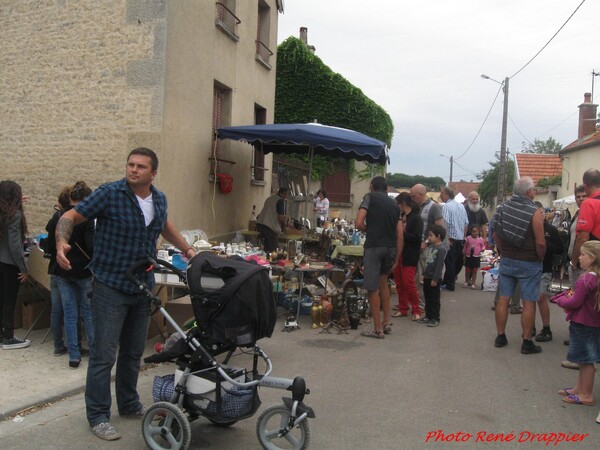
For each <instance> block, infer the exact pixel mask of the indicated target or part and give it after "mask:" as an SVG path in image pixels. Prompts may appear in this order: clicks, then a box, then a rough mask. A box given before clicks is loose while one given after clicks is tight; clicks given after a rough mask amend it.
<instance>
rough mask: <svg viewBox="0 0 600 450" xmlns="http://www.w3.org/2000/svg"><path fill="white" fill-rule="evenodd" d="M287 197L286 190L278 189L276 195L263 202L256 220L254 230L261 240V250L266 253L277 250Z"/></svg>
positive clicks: (283, 225) (282, 228)
mask: <svg viewBox="0 0 600 450" xmlns="http://www.w3.org/2000/svg"><path fill="white" fill-rule="evenodd" d="M287 197H288V190H287V188H279V190H278V191H277V193H276V194H273V195H271V196H270V197H269V198H267V199H266V200H265V204H264V205H263V209H262V211H261V212H260V214H259V215H258V217H257V218H256V230H257V231H258V232H259V233H260V237H261V238H262V239H263V249H264V251H265V252H267V253H271V252H272V251H274V250H277V244H278V237H279V232H280V231H284V230H285V219H286V217H285V215H286V209H287V208H286V207H287V203H286V200H287Z"/></svg>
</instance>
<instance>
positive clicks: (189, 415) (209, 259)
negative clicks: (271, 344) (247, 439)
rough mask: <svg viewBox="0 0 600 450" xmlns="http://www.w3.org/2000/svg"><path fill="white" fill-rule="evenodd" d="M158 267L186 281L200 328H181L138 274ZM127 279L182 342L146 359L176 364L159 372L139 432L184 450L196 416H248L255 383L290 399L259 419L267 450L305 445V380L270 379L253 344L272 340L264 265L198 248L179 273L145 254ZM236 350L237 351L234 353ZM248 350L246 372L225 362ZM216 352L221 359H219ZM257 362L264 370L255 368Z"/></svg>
mask: <svg viewBox="0 0 600 450" xmlns="http://www.w3.org/2000/svg"><path fill="white" fill-rule="evenodd" d="M158 264H160V265H161V266H163V267H166V268H168V269H170V270H172V271H173V272H174V273H176V274H177V275H178V276H179V277H180V279H181V280H182V281H183V282H184V283H185V284H186V285H187V286H188V288H189V291H190V297H191V301H192V307H193V310H194V316H195V318H196V323H197V326H195V327H193V328H192V329H190V330H189V331H188V332H187V333H185V332H184V331H183V330H182V329H181V328H180V327H179V325H178V324H177V323H176V322H175V321H174V320H173V318H172V317H171V316H170V315H169V313H168V312H167V311H166V310H165V309H164V308H163V307H162V306H161V303H160V299H159V298H158V297H156V296H155V295H153V294H152V292H151V291H150V290H149V289H148V288H147V286H145V285H144V284H143V283H140V282H139V281H138V280H137V278H136V276H135V273H136V272H137V271H138V270H141V269H144V270H146V271H150V270H152V268H153V267H154V266H157V265H158ZM127 277H128V278H129V280H131V281H132V282H133V283H135V284H136V285H137V286H138V287H139V290H140V291H141V292H143V293H144V294H145V295H146V296H148V298H149V299H150V300H151V302H152V304H154V305H155V306H156V308H157V309H158V310H160V312H161V313H162V314H163V315H164V317H165V319H166V320H167V321H168V322H169V323H170V324H171V325H172V326H173V328H174V329H175V330H176V332H177V334H178V335H179V336H180V339H179V340H178V341H177V342H176V343H175V344H174V345H173V346H172V347H171V348H169V349H168V350H166V351H163V352H161V353H159V354H157V355H153V356H151V357H149V358H146V359H145V361H146V362H164V361H172V360H174V361H176V365H177V370H176V372H175V375H167V376H165V377H156V378H155V380H154V381H155V383H154V387H153V396H154V398H155V402H156V403H154V404H153V405H152V406H150V407H149V408H148V410H147V412H146V413H145V414H144V417H143V419H142V434H143V436H144V440H145V441H146V444H147V445H148V447H149V448H152V449H155V450H159V449H171V450H173V449H186V448H188V446H189V445H190V441H191V428H190V422H191V421H193V420H195V419H197V418H198V417H200V416H204V417H206V418H207V419H208V420H209V421H210V422H212V423H213V424H215V425H217V426H221V427H228V426H231V425H233V424H234V423H236V422H237V421H238V420H241V419H245V418H248V417H251V416H252V415H254V413H256V411H257V409H258V408H259V406H260V399H259V396H258V387H259V386H262V387H270V388H277V389H284V390H288V391H290V392H291V398H288V397H283V403H282V404H279V405H273V406H271V407H269V408H267V409H265V410H264V411H263V412H262V414H261V415H260V416H259V418H258V421H257V424H256V434H257V437H258V440H259V442H260V444H261V445H262V447H263V448H265V449H279V448H292V449H304V448H307V447H308V445H309V441H310V429H309V425H308V420H307V419H308V418H309V417H310V418H314V417H315V414H314V412H313V410H312V409H311V408H310V407H309V406H307V405H305V404H304V403H303V399H304V396H305V395H306V394H308V393H309V390H308V389H307V388H306V383H305V381H304V379H303V378H302V377H296V378H294V379H293V380H290V379H285V378H276V377H270V376H269V374H270V373H271V370H272V365H271V361H270V360H269V358H268V356H267V355H266V354H265V353H264V352H263V351H262V350H261V349H260V348H259V347H258V346H257V345H256V341H257V340H259V339H261V338H263V337H270V336H271V334H272V332H273V328H274V327H275V320H276V315H275V309H276V306H275V300H274V297H273V288H272V284H271V280H270V279H269V276H268V270H267V269H265V268H264V267H261V266H259V265H257V264H253V263H249V262H246V261H244V260H242V259H241V258H240V259H235V258H221V257H218V256H216V255H213V254H211V253H208V252H204V253H199V254H198V255H196V256H195V257H194V258H193V259H192V260H191V261H190V262H189V265H188V268H187V273H183V272H182V271H180V270H178V269H177V268H176V267H174V266H172V265H171V264H169V263H168V262H166V261H162V260H158V262H156V261H154V260H152V259H149V258H146V259H144V260H140V261H138V262H137V263H135V264H134V265H133V266H132V267H131V268H130V269H129V270H128V271H127ZM236 352H239V354H236ZM248 354H250V355H251V359H252V364H248V365H251V366H252V367H251V369H248V368H246V367H236V366H234V365H230V364H229V363H230V360H231V359H232V358H234V357H237V356H240V355H248ZM217 357H218V359H219V361H218V360H217ZM259 359H262V361H264V363H265V366H266V368H265V372H264V373H263V374H261V373H259V368H258V365H259Z"/></svg>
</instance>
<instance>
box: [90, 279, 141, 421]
mask: <svg viewBox="0 0 600 450" xmlns="http://www.w3.org/2000/svg"><path fill="white" fill-rule="evenodd" d="M148 312H149V300H148V298H147V297H145V296H143V295H141V294H127V293H125V292H122V291H119V290H116V289H113V288H111V287H109V286H107V285H106V284H104V283H102V282H100V281H98V280H97V279H95V280H94V281H93V283H92V317H93V322H94V343H93V345H91V347H90V362H89V365H88V372H87V382H86V388H85V405H86V413H87V419H88V422H89V424H90V426H92V427H94V426H96V425H98V424H99V423H102V422H109V421H110V407H111V400H112V397H111V393H110V378H111V370H112V368H113V366H114V365H115V361H116V363H117V371H116V376H115V392H116V397H117V406H118V410H119V414H129V413H133V412H136V411H138V410H139V409H140V408H141V407H142V404H141V403H140V397H139V394H138V392H137V380H138V373H139V370H140V360H141V358H142V355H143V354H144V348H145V345H146V335H147V332H148V325H149V323H150V315H149V313H148ZM117 347H118V348H119V355H118V359H117Z"/></svg>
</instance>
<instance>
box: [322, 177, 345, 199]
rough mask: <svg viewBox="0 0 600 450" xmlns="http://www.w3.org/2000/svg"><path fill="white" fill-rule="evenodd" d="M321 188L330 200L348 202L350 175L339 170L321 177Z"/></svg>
mask: <svg viewBox="0 0 600 450" xmlns="http://www.w3.org/2000/svg"><path fill="white" fill-rule="evenodd" d="M321 185H322V186H323V190H325V192H327V198H328V199H329V201H330V202H339V203H350V175H348V172H339V173H336V174H332V175H327V176H325V177H323V181H322V184H321Z"/></svg>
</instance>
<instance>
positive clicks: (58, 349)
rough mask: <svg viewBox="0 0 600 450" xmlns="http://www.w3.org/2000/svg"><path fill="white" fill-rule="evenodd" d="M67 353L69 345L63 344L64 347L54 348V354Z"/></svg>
mask: <svg viewBox="0 0 600 450" xmlns="http://www.w3.org/2000/svg"><path fill="white" fill-rule="evenodd" d="M65 353H67V347H65V346H63V347H62V348H55V349H54V353H53V355H54V356H62V355H64V354H65Z"/></svg>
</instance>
